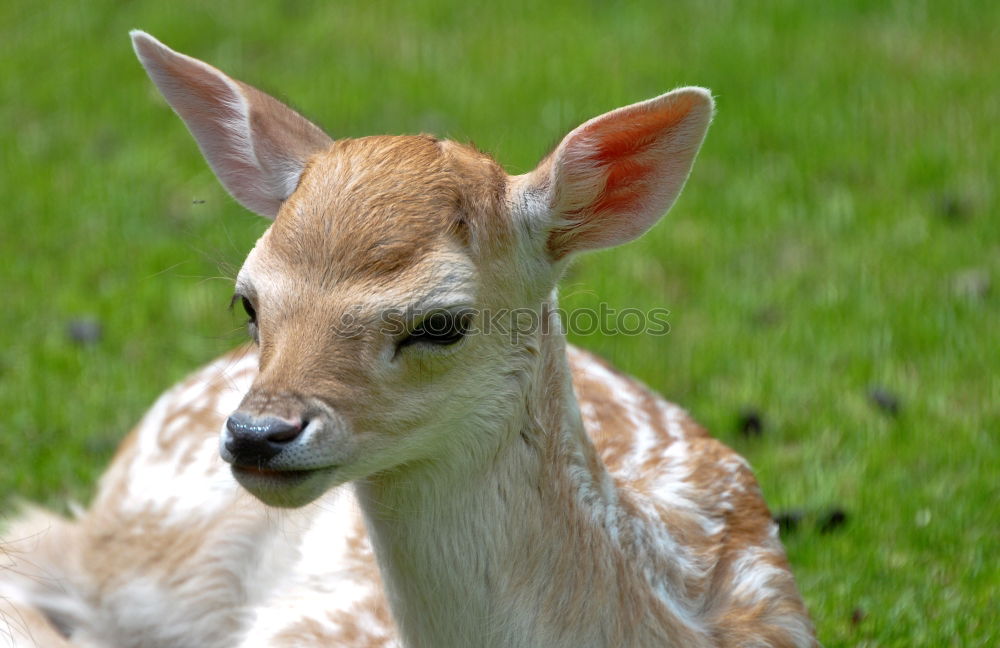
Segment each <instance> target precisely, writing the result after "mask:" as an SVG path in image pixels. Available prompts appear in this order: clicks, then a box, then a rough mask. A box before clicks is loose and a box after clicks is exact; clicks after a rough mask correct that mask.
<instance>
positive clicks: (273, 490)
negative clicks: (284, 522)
mask: <svg viewBox="0 0 1000 648" xmlns="http://www.w3.org/2000/svg"><path fill="white" fill-rule="evenodd" d="M336 470H337V467H336V466H330V467H327V468H314V469H309V470H269V469H267V468H253V467H249V466H240V465H233V467H232V473H233V477H234V478H235V479H236V481H237V482H238V483H239V485H240V486H242V487H243V488H244V489H246V490H247V491H248V492H249V493H250V494H251V495H253V496H254V497H256V498H257V499H259V500H260V501H262V502H263V503H264V504H267V505H268V506H275V507H279V508H299V507H301V506H305V505H306V504H309V503H310V502H312V501H314V500H316V499H318V498H319V497H320V496H321V495H323V493H325V492H326V491H327V490H329V489H330V487H331V486H332V485H333V482H334V481H335V479H336V477H335V473H336Z"/></svg>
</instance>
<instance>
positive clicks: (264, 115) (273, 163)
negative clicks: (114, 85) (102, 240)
mask: <svg viewBox="0 0 1000 648" xmlns="http://www.w3.org/2000/svg"><path fill="white" fill-rule="evenodd" d="M131 36H132V45H133V46H134V47H135V53H136V55H137V56H138V57H139V61H140V62H141V63H142V66H143V67H144V68H146V72H147V73H148V74H149V77H150V78H151V79H152V80H153V83H155V84H156V87H157V88H159V90H160V92H161V93H163V96H164V98H165V99H166V100H167V103H169V104H170V107H171V108H173V109H174V112H176V113H177V114H178V115H179V116H180V118H181V119H183V120H184V123H185V124H186V125H187V127H188V130H189V131H191V134H192V135H193V136H194V138H195V140H196V141H197V142H198V148H200V149H201V152H202V155H204V156H205V159H206V160H208V163H209V165H211V167H212V170H213V171H214V172H215V175H216V176H217V177H218V178H219V181H220V182H222V185H223V186H224V187H225V188H226V190H227V191H228V192H229V193H230V194H232V196H233V198H235V199H236V200H237V201H239V203H240V204H241V205H243V206H244V207H246V208H247V209H250V210H252V211H255V212H257V213H258V214H260V215H261V216H266V217H267V218H274V217H275V216H276V215H277V214H278V209H279V208H280V207H281V203H282V202H284V200H285V199H286V198H288V197H289V196H290V195H292V192H293V191H295V188H296V186H298V183H299V178H300V177H301V175H302V171H303V169H305V165H306V161H307V160H308V159H309V157H310V156H312V155H313V154H314V153H317V152H319V151H322V150H324V149H326V148H328V147H329V146H330V144H331V143H332V140H331V139H330V138H329V136H327V135H326V133H324V132H323V131H322V130H320V129H319V128H318V127H317V126H316V125H314V124H313V123H312V122H310V121H309V120H307V119H306V118H304V117H302V116H301V115H299V114H298V113H297V112H295V111H294V110H292V109H291V108H289V107H288V106H286V105H284V104H283V103H281V102H280V101H278V100H277V99H274V98H273V97H271V96H270V95H267V94H265V93H263V92H261V91H260V90H257V89H256V88H253V87H251V86H248V85H246V84H244V83H241V82H239V81H237V80H235V79H231V78H230V77H228V76H226V75H225V74H223V73H222V72H220V71H219V70H217V69H215V68H214V67H212V66H211V65H208V64H207V63H203V62H202V61H199V60H198V59H194V58H191V57H190V56H185V55H184V54H180V53H178V52H175V51H173V50H172V49H170V48H169V47H167V46H166V45H164V44H163V43H161V42H160V41H158V40H156V39H155V38H153V37H152V36H150V35H149V34H147V33H145V32H142V31H138V30H134V31H132V32H131Z"/></svg>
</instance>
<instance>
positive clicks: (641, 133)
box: [584, 110, 687, 214]
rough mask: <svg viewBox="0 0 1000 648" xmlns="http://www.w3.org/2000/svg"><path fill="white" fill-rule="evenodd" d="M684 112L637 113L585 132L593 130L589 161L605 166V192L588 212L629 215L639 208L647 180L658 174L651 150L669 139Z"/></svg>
mask: <svg viewBox="0 0 1000 648" xmlns="http://www.w3.org/2000/svg"><path fill="white" fill-rule="evenodd" d="M686 112H687V111H686V110H685V111H678V110H660V111H636V114H634V115H630V116H629V118H628V119H627V121H626V120H622V121H624V122H625V123H624V124H619V123H614V124H612V125H611V126H610V127H604V129H605V130H606V131H608V132H604V133H601V132H600V131H601V130H602V127H603V126H604V125H603V124H595V125H594V126H593V127H591V128H589V129H587V130H586V131H584V135H589V133H588V132H587V131H590V130H594V131H598V132H595V133H594V134H593V135H592V137H593V138H594V140H596V142H597V150H596V151H595V152H594V153H593V154H592V155H590V156H588V158H589V159H590V160H593V161H594V162H596V163H597V164H598V165H600V166H603V167H605V168H606V169H607V170H606V174H607V177H606V180H605V183H604V189H603V190H602V191H601V192H600V193H599V194H598V195H597V198H596V199H595V200H594V202H593V203H592V205H591V207H590V209H589V210H588V211H591V212H594V213H595V214H600V213H602V212H607V211H620V212H630V211H633V210H636V209H638V208H639V207H640V203H641V202H642V197H643V196H644V195H646V194H647V193H648V188H647V187H646V186H645V183H644V182H643V180H645V179H646V178H647V177H648V176H649V174H650V173H652V172H654V171H655V168H656V167H655V165H654V164H653V163H652V162H653V160H650V156H649V155H648V153H649V149H650V147H652V146H653V145H654V144H656V143H657V142H658V141H662V139H663V138H666V137H669V131H670V126H672V125H673V124H674V123H675V122H677V121H678V120H680V119H681V118H683V117H684V115H685V114H686Z"/></svg>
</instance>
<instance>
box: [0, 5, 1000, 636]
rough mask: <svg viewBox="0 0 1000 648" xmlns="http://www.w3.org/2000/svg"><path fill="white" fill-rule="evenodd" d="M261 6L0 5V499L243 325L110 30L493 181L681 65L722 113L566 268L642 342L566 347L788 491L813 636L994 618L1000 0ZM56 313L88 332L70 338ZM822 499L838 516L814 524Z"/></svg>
mask: <svg viewBox="0 0 1000 648" xmlns="http://www.w3.org/2000/svg"><path fill="white" fill-rule="evenodd" d="M264 5H265V3H253V4H251V3H246V4H242V5H236V4H235V3H226V4H224V3H186V2H171V3H167V2H155V3H153V2H148V3H120V2H111V1H110V0H101V1H96V0H95V1H90V2H61V3H58V2H52V3H40V2H29V1H28V0H14V1H13V2H6V3H3V4H2V5H0V42H2V43H3V49H2V54H0V89H2V90H0V92H2V95H0V99H2V101H0V124H2V126H0V191H2V193H0V195H2V197H3V205H4V208H3V210H2V215H0V261H2V262H0V291H2V293H0V294H2V295H3V307H2V308H0V430H2V435H0V456H2V457H3V458H4V462H5V466H4V469H3V470H2V471H0V499H2V498H7V499H8V501H10V500H11V499H12V498H13V496H14V495H18V496H23V497H26V498H29V499H32V500H36V501H40V502H43V503H45V504H46V505H49V506H52V507H56V508H61V507H63V506H64V502H65V501H66V500H69V499H75V500H79V501H86V499H87V498H88V497H89V494H90V493H91V492H92V489H93V485H94V482H95V480H96V478H97V477H98V476H99V475H100V473H101V471H102V469H103V467H104V466H105V465H106V463H107V461H108V459H109V458H110V455H111V453H112V452H113V450H114V448H115V445H116V443H117V442H118V440H119V439H120V438H121V437H122V436H123V435H124V434H125V432H126V431H127V429H128V428H129V426H130V425H131V424H132V423H134V422H135V421H136V420H137V419H138V417H139V416H140V415H141V414H142V412H143V411H144V409H145V408H146V407H147V406H148V405H149V404H150V403H151V402H152V401H153V399H154V398H155V397H156V395H157V394H158V393H159V392H161V391H162V390H164V389H165V388H166V387H168V386H169V385H170V384H171V383H172V382H173V381H175V380H177V379H178V378H180V377H181V376H182V375H184V374H185V373H186V372H188V371H190V370H192V369H194V368H195V367H197V366H199V365H200V364H201V363H204V362H205V361H207V360H209V359H210V358H212V357H213V356H214V355H216V354H218V353H220V352H222V351H224V350H226V349H228V348H229V347H231V346H232V345H234V344H236V343H237V342H238V341H240V340H242V339H243V333H242V331H241V330H240V322H239V318H238V317H236V316H234V315H231V314H230V313H229V312H228V311H227V310H226V308H225V305H226V302H227V299H228V297H229V295H230V293H231V284H230V282H229V281H227V280H226V279H225V277H226V276H229V275H231V274H232V269H233V268H235V267H238V266H239V264H240V262H241V260H242V257H243V255H244V254H245V252H246V251H247V250H248V249H249V248H250V246H251V245H252V243H253V241H254V239H255V238H256V236H258V235H259V234H260V232H262V231H263V229H264V227H265V222H264V221H262V220H260V219H258V218H257V217H255V216H253V215H251V214H248V213H246V212H245V211H243V210H242V209H240V208H239V207H238V206H237V205H236V204H235V203H234V202H233V201H232V200H231V199H229V198H228V197H227V196H226V195H225V194H224V192H223V191H222V189H221V188H220V187H219V186H218V185H217V184H216V182H215V180H214V178H213V177H212V175H211V173H210V172H209V170H208V168H207V165H206V164H205V163H204V162H203V161H202V160H201V158H200V156H199V155H198V152H197V149H196V148H195V146H194V144H193V142H192V141H191V140H190V138H189V137H188V135H187V133H186V132H185V131H184V129H183V127H182V126H181V124H180V122H179V121H178V120H177V119H176V118H175V117H174V116H173V115H172V114H171V113H170V111H169V110H168V109H167V108H166V106H165V105H164V104H163V103H162V101H161V100H160V99H159V98H158V97H157V96H156V95H155V92H154V90H153V87H152V85H151V84H150V83H149V82H148V80H147V79H146V77H145V75H144V73H143V72H142V70H141V69H140V67H139V65H138V63H137V62H136V61H135V59H134V57H133V55H132V52H131V50H130V46H129V43H128V39H127V30H128V29H129V28H132V27H141V28H143V29H146V30H148V31H150V32H152V33H153V34H154V35H156V36H158V37H159V38H161V39H163V40H164V41H165V42H166V43H168V44H169V45H171V46H173V47H175V48H177V49H180V50H181V51H184V52H187V53H190V54H192V55H195V56H198V57H200V58H203V59H206V60H208V61H211V62H213V63H214V64H216V65H218V66H220V67H222V68H223V69H225V70H227V71H229V72H231V73H232V74H233V75H235V76H237V77H239V78H242V79H244V80H247V81H249V82H252V83H255V84H257V85H259V86H260V87H262V88H264V89H266V90H269V91H272V92H276V94H278V96H280V97H283V98H285V99H287V100H290V101H291V102H292V103H293V104H295V105H296V106H297V107H300V108H302V109H303V111H304V112H305V113H306V114H307V115H309V116H310V117H312V118H314V119H315V120H316V121H318V122H319V123H321V124H323V125H324V126H325V127H326V128H327V130H328V131H329V132H330V133H331V134H333V135H335V136H353V135H362V134H371V133H384V132H385V133H412V132H420V131H432V132H435V133H437V134H440V135H446V136H450V137H452V138H455V139H459V140H473V141H475V142H476V144H477V145H478V146H480V147H481V148H483V149H485V150H489V151H491V152H493V153H495V154H496V156H497V158H498V159H499V160H501V161H502V162H504V163H505V164H506V165H507V167H508V169H509V170H511V171H515V172H520V171H524V170H527V169H529V168H531V167H532V166H533V165H534V163H535V162H536V161H537V159H538V158H539V157H540V156H541V155H542V154H543V153H544V152H545V151H546V150H547V149H548V147H549V146H550V145H551V144H552V143H553V142H554V141H556V140H557V138H558V137H559V136H560V135H561V134H562V133H563V132H564V131H565V130H567V129H568V128H570V127H572V126H573V125H575V123H577V122H578V121H580V120H583V119H586V118H588V117H590V116H593V115H596V114H598V113H600V112H603V111H605V110H608V109H611V108H614V107H617V106H619V105H623V104H625V103H630V102H633V101H637V100H640V99H644V98H647V97H650V96H653V95H655V94H658V93H660V92H662V91H664V90H666V89H669V88H671V87H673V86H677V85H682V84H699V85H705V86H708V87H711V88H712V89H713V91H714V92H715V94H716V96H717V100H718V106H719V110H718V115H717V118H716V121H715V124H714V125H713V127H712V130H711V131H710V133H709V137H708V140H707V142H706V145H705V148H704V150H703V152H702V154H701V156H700V158H699V160H698V162H697V164H696V165H695V170H694V174H693V176H692V178H691V181H690V182H689V184H688V187H687V189H686V191H685V193H684V195H683V196H682V197H681V199H680V201H679V202H678V204H677V205H676V207H675V209H674V210H673V212H672V213H671V214H670V215H669V217H668V218H667V219H665V221H664V222H663V223H661V224H660V225H659V226H658V227H656V228H655V229H654V230H653V231H652V233H650V234H649V235H648V236H646V237H645V238H643V239H641V240H640V241H638V242H636V243H634V244H632V245H629V246H627V247H624V248H621V249H618V250H614V251H610V252H604V253H600V254H594V255H590V256H587V257H585V258H583V259H581V260H580V262H579V263H578V264H577V265H576V266H575V267H574V269H573V271H572V272H571V274H570V276H569V277H567V281H566V282H565V286H564V294H565V299H564V306H567V307H579V306H586V305H593V304H596V303H597V302H600V301H604V302H608V303H609V304H611V305H612V306H616V307H619V308H621V307H627V306H634V307H638V308H652V307H663V306H665V307H667V308H669V309H670V310H671V313H672V314H671V318H670V322H671V327H672V329H671V333H670V334H669V335H668V336H666V337H660V338H645V337H616V338H599V337H587V338H584V339H577V340H576V341H577V342H578V343H580V344H582V345H584V346H587V347H590V348H593V349H596V350H598V351H599V352H601V353H603V354H604V355H605V356H607V357H609V358H610V359H612V360H613V361H614V362H615V363H616V364H618V365H619V366H620V367H622V368H623V369H625V370H627V371H630V372H632V373H634V374H636V375H637V376H639V377H641V378H642V379H643V380H645V381H647V382H648V383H649V384H651V385H652V386H654V387H655V388H656V389H658V390H659V391H661V392H663V393H664V394H666V395H667V396H668V397H669V398H671V399H672V400H674V401H676V402H679V403H681V404H683V405H684V406H686V407H687V408H689V409H690V410H691V411H692V412H693V413H694V414H695V416H696V417H697V418H698V419H699V420H701V421H702V422H704V423H705V424H706V425H708V427H709V428H710V429H712V430H713V432H714V433H715V434H716V435H717V436H719V437H720V438H722V439H723V440H724V441H726V442H728V443H730V444H731V445H733V446H734V447H735V448H736V449H737V450H739V451H740V452H742V453H743V454H745V455H746V456H747V457H748V458H749V459H750V461H751V463H752V464H753V465H754V467H755V469H756V472H757V474H758V476H759V478H760V480H761V482H762V484H763V487H764V490H765V493H766V495H767V498H768V501H769V503H770V504H771V506H772V508H773V509H774V510H801V511H804V512H805V518H804V519H803V522H802V523H801V524H800V526H799V528H798V529H797V530H795V531H794V532H791V533H789V534H787V535H786V537H785V542H786V546H787V547H788V551H789V555H790V558H791V561H792V564H793V566H794V568H795V571H796V574H797V576H798V580H799V584H800V587H801V589H802V592H803V594H804V596H805V598H806V600H807V602H808V604H809V607H810V608H811V610H812V613H813V615H814V618H815V620H816V623H817V626H818V629H819V633H820V636H821V638H822V640H823V641H824V642H825V643H826V644H827V645H828V646H839V645H880V646H944V645H954V646H992V645H996V644H997V642H998V641H1000V633H998V625H1000V623H998V619H1000V504H998V502H1000V482H998V477H997V475H998V469H1000V443H998V434H1000V334H998V331H1000V285H998V283H1000V224H998V220H997V212H998V206H1000V205H998V195H997V190H996V178H997V176H998V171H1000V168H998V167H1000V164H998V162H1000V160H998V158H1000V135H998V133H1000V129H998V128H997V124H998V123H1000V101H997V97H998V96H1000V76H998V75H997V72H996V62H997V61H998V60H1000V38H998V25H1000V3H996V2H989V1H986V0H984V1H982V2H943V1H941V2H933V1H931V2H862V1H852V2H847V1H845V2H829V3H818V2H815V3H806V2H792V1H790V0H789V1H783V2H782V1H772V2H763V1H762V2H733V1H728V2H727V1H722V0H718V1H715V0H712V1H702V2H676V3H664V2H648V3H638V2H629V3H625V2H622V3H613V2H589V3H579V4H567V3H559V2H521V1H520V0H518V1H510V2H503V3H467V2H455V3H446V2H435V3H426V2H408V3H392V4H380V3H361V2H358V3H355V2H351V3H333V2H316V3H303V2H291V1H289V2H281V3H268V5H267V6H264ZM224 6H225V8H224ZM81 317H92V318H96V319H97V320H99V321H100V322H101V324H102V326H103V337H102V339H101V340H100V341H99V342H98V343H97V344H94V345H91V346H86V347H81V346H78V345H75V344H74V343H72V342H71V341H70V340H69V339H68V337H67V334H66V327H67V322H68V321H70V320H72V319H75V318H81ZM873 386H879V387H882V388H884V389H886V390H888V391H890V392H892V393H894V394H896V395H897V396H898V398H899V401H900V404H901V407H900V412H899V414H898V416H895V417H893V416H889V415H886V414H885V413H883V412H880V411H879V410H878V409H877V408H876V407H874V406H873V405H872V403H871V402H870V399H869V397H868V391H869V389H870V388H871V387H873ZM744 407H754V408H757V409H758V410H759V411H760V412H761V413H762V415H763V420H764V431H763V435H762V436H760V437H759V438H750V439H747V438H743V437H742V436H741V435H740V434H739V433H738V431H737V427H736V419H737V417H738V413H739V411H740V410H741V409H742V408H744ZM8 506H9V505H8ZM833 507H842V508H843V510H844V511H846V513H847V522H846V524H845V525H844V526H842V527H841V528H839V529H837V530H835V531H834V532H831V533H827V534H823V533H820V531H819V524H820V521H821V519H822V517H823V516H824V515H825V514H826V512H827V511H829V510H830V509H831V508H833ZM8 510H9V508H8ZM855 610H858V611H859V612H858V614H857V615H856V616H857V617H859V618H860V620H856V621H852V615H855Z"/></svg>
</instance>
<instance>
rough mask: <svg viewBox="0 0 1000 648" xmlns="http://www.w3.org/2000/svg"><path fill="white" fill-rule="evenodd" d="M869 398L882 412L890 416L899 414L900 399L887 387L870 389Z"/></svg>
mask: <svg viewBox="0 0 1000 648" xmlns="http://www.w3.org/2000/svg"><path fill="white" fill-rule="evenodd" d="M868 398H869V399H870V400H871V402H872V404H873V405H874V406H875V407H877V408H878V409H879V410H880V411H881V412H883V413H885V414H888V415H890V416H896V415H898V414H899V397H898V396H896V395H895V394H893V393H892V392H891V391H889V390H888V389H886V388H885V387H878V386H873V387H869V388H868Z"/></svg>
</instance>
